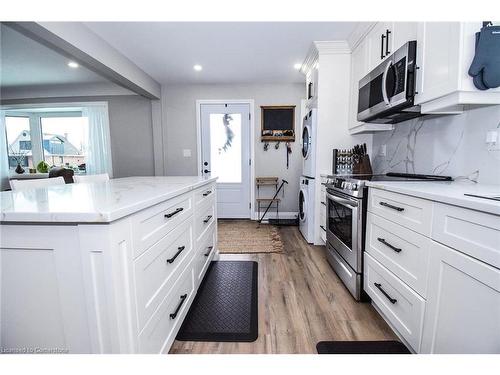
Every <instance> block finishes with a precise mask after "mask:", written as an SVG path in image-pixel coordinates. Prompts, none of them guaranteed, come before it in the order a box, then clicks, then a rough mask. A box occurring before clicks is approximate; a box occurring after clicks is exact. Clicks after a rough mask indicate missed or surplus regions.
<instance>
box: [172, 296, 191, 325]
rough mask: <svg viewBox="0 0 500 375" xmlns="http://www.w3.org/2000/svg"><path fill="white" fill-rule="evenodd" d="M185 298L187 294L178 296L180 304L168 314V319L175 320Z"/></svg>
mask: <svg viewBox="0 0 500 375" xmlns="http://www.w3.org/2000/svg"><path fill="white" fill-rule="evenodd" d="M187 296H188V295H187V294H183V295H182V296H180V298H181V302H180V303H179V304H178V305H177V308H176V309H175V311H174V312H173V313H172V314H170V319H175V318H176V317H177V314H178V313H179V310H180V309H181V307H182V305H183V304H184V302H185V301H186V298H187Z"/></svg>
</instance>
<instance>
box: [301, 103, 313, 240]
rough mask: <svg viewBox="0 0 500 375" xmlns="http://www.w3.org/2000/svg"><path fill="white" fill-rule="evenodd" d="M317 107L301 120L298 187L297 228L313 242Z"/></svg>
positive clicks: (306, 238) (305, 237)
mask: <svg viewBox="0 0 500 375" xmlns="http://www.w3.org/2000/svg"><path fill="white" fill-rule="evenodd" d="M316 132H317V109H315V108H313V109H310V110H309V111H308V112H307V114H306V115H305V116H304V119H303V121H302V140H301V141H302V175H301V176H300V182H299V184H300V189H299V229H300V232H301V233H302V236H304V239H305V240H306V241H307V242H309V243H314V196H315V184H316V180H315V178H314V177H315V175H316Z"/></svg>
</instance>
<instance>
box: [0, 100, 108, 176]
mask: <svg viewBox="0 0 500 375" xmlns="http://www.w3.org/2000/svg"><path fill="white" fill-rule="evenodd" d="M22 107H23V108H20V107H19V106H17V107H16V108H10V109H3V108H2V115H5V127H6V131H5V142H6V145H7V150H8V152H7V153H8V160H9V167H10V169H11V172H10V173H15V171H14V170H15V169H16V167H17V166H18V165H21V166H22V167H23V168H24V169H25V171H26V173H28V171H27V169H28V168H36V166H37V165H38V164H39V163H40V161H45V162H46V163H47V164H48V165H49V167H65V168H70V169H73V171H74V172H75V174H84V173H89V174H99V173H108V174H109V175H110V176H111V177H112V175H113V168H112V160H111V147H110V133H109V115H108V106H107V103H106V102H92V103H67V104H66V105H65V106H50V107H49V106H47V107H44V108H41V107H36V108H34V107H27V106H22ZM4 108H5V107H4ZM3 157H5V155H3Z"/></svg>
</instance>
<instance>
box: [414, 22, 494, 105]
mask: <svg viewBox="0 0 500 375" xmlns="http://www.w3.org/2000/svg"><path fill="white" fill-rule="evenodd" d="M481 26H482V24H481V22H419V23H418V33H417V66H418V67H420V69H419V71H418V72H417V83H416V87H417V88H416V91H417V95H416V97H415V104H420V106H421V110H422V113H429V114H453V113H460V112H462V111H463V110H464V109H465V106H466V105H474V104H476V105H488V104H500V88H495V89H489V90H485V91H481V90H478V89H476V88H475V87H474V84H473V82H472V77H470V76H469V75H468V70H469V67H470V64H471V62H472V59H473V58H474V51H475V33H476V32H477V31H479V30H480V29H481Z"/></svg>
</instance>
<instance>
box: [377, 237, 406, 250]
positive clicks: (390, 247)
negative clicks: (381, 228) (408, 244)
mask: <svg viewBox="0 0 500 375" xmlns="http://www.w3.org/2000/svg"><path fill="white" fill-rule="evenodd" d="M377 241H378V242H381V243H383V244H384V245H385V246H387V247H388V248H389V249H392V250H394V251H395V252H396V253H400V252H401V249H400V248H399V247H396V246H394V245H391V244H390V243H389V242H387V241H386V240H385V239H384V238H380V237H378V238H377Z"/></svg>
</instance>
